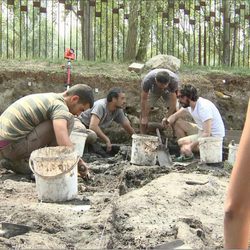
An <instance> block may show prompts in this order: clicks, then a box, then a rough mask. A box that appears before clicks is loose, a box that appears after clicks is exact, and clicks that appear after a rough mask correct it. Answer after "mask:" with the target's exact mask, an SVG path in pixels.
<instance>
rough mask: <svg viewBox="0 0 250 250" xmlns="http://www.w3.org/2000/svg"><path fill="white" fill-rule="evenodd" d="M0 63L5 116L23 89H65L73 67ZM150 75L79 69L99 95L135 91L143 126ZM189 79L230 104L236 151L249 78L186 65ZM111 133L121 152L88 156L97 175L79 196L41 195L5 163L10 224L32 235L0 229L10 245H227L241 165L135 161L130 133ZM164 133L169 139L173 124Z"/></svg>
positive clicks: (78, 76) (2, 216)
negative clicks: (144, 84)
mask: <svg viewBox="0 0 250 250" xmlns="http://www.w3.org/2000/svg"><path fill="white" fill-rule="evenodd" d="M0 65H1V70H0V86H1V95H0V113H1V112H2V111H3V110H4V109H5V108H6V107H7V106H8V105H9V104H10V103H12V102H13V101H15V100H16V99H17V98H19V97H21V96H24V95H27V94H30V93H36V92H50V91H55V92H61V91H63V90H64V82H65V80H66V73H65V69H62V68H61V65H60V64H50V63H49V62H46V63H40V62H36V63H34V62H22V65H20V63H18V62H12V63H8V64H7V63H6V62H1V63H0ZM97 72H98V73H97ZM141 77H142V76H140V75H137V74H135V73H130V72H128V71H127V65H119V64H116V65H115V66H114V64H112V65H108V64H98V65H96V64H91V63H89V64H86V65H80V64H78V63H75V64H74V68H73V69H72V83H74V84H75V83H87V84H89V85H90V86H92V87H93V88H94V89H95V92H96V93H95V94H96V99H98V98H102V97H104V96H105V95H106V93H107V91H108V89H110V88H111V87H112V86H121V87H123V88H124V89H125V90H126V92H127V109H126V112H127V114H128V118H129V119H130V120H131V122H132V125H133V126H134V127H135V129H136V130H137V131H138V128H139V126H138V125H139V120H138V115H139V112H140V107H139V96H140V93H139V86H140V78H141ZM181 79H182V82H183V83H193V84H194V85H195V86H197V88H198V89H199V92H200V93H201V95H202V96H203V97H206V98H208V99H210V100H212V101H213V102H215V104H216V105H217V106H218V108H219V109H220V111H221V114H222V116H223V120H224V122H225V125H226V128H227V137H226V140H225V148H224V149H225V150H224V156H226V153H227V152H226V146H227V145H228V143H229V141H230V140H231V139H235V140H236V142H238V140H239V137H240V134H241V129H242V127H243V124H244V120H245V112H246V107H247V102H248V98H249V96H250V93H249V92H250V84H249V83H250V80H249V76H248V75H235V74H230V73H229V72H223V71H215V70H214V71H213V70H210V71H207V72H206V71H205V70H203V71H202V72H201V71H200V70H197V71H192V70H190V69H183V70H182V71H181ZM223 80H225V81H223ZM225 96H226V97H225ZM164 112H165V110H164V109H162V108H161V109H159V110H158V111H157V112H155V113H153V114H152V115H151V121H153V122H155V123H157V122H159V121H160V120H161V118H162V117H163V115H164ZM107 133H108V134H109V136H110V138H111V140H112V142H115V143H119V144H121V143H122V144H123V145H122V147H121V150H120V151H119V153H118V154H117V155H115V156H114V157H110V158H105V159H103V158H100V157H97V156H96V155H93V154H85V155H84V159H85V160H86V161H87V162H88V163H89V165H90V167H91V169H92V177H93V178H92V179H91V180H89V181H83V180H82V179H79V185H78V189H79V196H78V198H77V199H75V200H74V201H70V202H66V203H62V204H50V203H43V202H39V201H38V200H37V194H36V191H35V183H34V182H32V181H30V180H29V178H28V177H23V176H18V175H15V174H13V173H11V172H8V171H5V170H2V169H0V198H1V206H0V223H2V222H10V223H16V224H21V225H26V226H29V228H28V232H27V233H25V234H19V235H15V236H14V232H13V230H12V231H11V230H10V232H8V233H7V232H4V231H3V230H2V231H0V248H20V249H27V248H31V249H34V248H36V249H42V248H43V249H49V248H53V249H58V248H67V249H68V248H79V249H80V248H82V249H83V248H84V249H100V248H140V249H146V248H154V247H156V246H159V245H162V244H164V243H166V242H170V241H173V240H174V239H181V240H183V241H184V243H185V244H186V247H187V246H189V247H191V248H221V247H222V244H223V238H222V237H223V226H222V223H223V202H224V196H225V192H226V186H227V183H228V176H229V171H230V167H231V166H229V165H227V163H224V168H221V166H207V165H199V164H198V163H197V162H193V163H191V164H190V165H188V166H181V165H177V166H174V167H172V168H166V167H160V166H158V165H157V166H151V167H149V166H140V167H139V166H134V165H130V163H129V160H130V151H131V148H130V145H131V140H130V138H129V137H128V136H127V135H126V134H125V133H124V131H123V130H121V129H120V128H119V127H117V126H116V125H113V127H112V128H111V129H110V130H108V131H107ZM164 133H165V136H166V135H169V134H171V131H163V134H164ZM170 142H171V141H170ZM124 144H126V145H124ZM170 146H171V148H170V152H171V153H173V152H175V150H174V145H172V144H170ZM225 158H226V157H225ZM10 236H13V237H10ZM9 237H10V238H9Z"/></svg>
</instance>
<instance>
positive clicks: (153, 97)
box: [148, 91, 170, 108]
mask: <svg viewBox="0 0 250 250" xmlns="http://www.w3.org/2000/svg"><path fill="white" fill-rule="evenodd" d="M157 102H161V103H162V104H164V105H166V106H167V107H169V104H170V103H169V102H170V101H169V95H168V94H161V93H160V94H158V93H153V92H151V91H149V94H148V105H149V107H150V108H152V107H155V104H156V103H157Z"/></svg>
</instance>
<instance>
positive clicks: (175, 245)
mask: <svg viewBox="0 0 250 250" xmlns="http://www.w3.org/2000/svg"><path fill="white" fill-rule="evenodd" d="M184 244H185V243H184V242H183V241H182V240H173V241H171V242H167V243H163V244H161V245H158V246H156V247H155V248H153V249H164V250H167V249H178V248H179V249H181V248H180V247H181V246H183V245H184ZM182 249H189V248H182Z"/></svg>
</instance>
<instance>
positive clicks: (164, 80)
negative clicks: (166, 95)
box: [155, 71, 170, 84]
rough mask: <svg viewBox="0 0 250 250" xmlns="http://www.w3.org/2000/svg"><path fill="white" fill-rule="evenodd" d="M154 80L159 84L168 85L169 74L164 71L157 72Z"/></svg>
mask: <svg viewBox="0 0 250 250" xmlns="http://www.w3.org/2000/svg"><path fill="white" fill-rule="evenodd" d="M155 79H156V81H157V82H159V83H161V84H168V83H169V81H170V77H169V74H168V72H166V71H159V72H158V73H156V76H155Z"/></svg>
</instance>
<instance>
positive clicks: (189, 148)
mask: <svg viewBox="0 0 250 250" xmlns="http://www.w3.org/2000/svg"><path fill="white" fill-rule="evenodd" d="M177 98H178V100H179V103H180V105H181V106H182V108H181V109H179V110H178V111H177V112H176V113H174V114H173V115H171V116H169V117H168V118H167V119H163V121H162V123H163V125H164V126H166V125H168V124H169V125H171V126H172V128H173V129H174V132H175V135H176V137H177V139H178V144H179V146H180V150H181V155H180V157H178V158H177V159H176V161H185V160H191V159H192V158H193V153H192V152H196V151H199V142H198V138H199V137H209V136H213V137H220V138H223V137H224V136H225V127H224V123H223V121H222V118H221V115H220V112H219V110H218V109H217V108H216V106H215V105H214V104H213V103H212V102H211V101H209V100H207V99H204V98H202V97H199V96H198V94H197V89H196V88H195V87H194V86H192V85H190V84H187V85H183V87H182V88H181V89H180V91H179V93H178V95H177ZM188 113H189V114H190V115H191V116H192V117H193V119H194V121H195V122H196V124H194V123H191V122H188V121H185V120H183V119H182V118H184V117H185V116H186V115H187V114H188Z"/></svg>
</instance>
